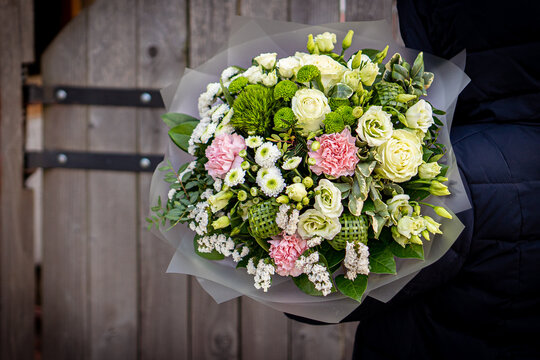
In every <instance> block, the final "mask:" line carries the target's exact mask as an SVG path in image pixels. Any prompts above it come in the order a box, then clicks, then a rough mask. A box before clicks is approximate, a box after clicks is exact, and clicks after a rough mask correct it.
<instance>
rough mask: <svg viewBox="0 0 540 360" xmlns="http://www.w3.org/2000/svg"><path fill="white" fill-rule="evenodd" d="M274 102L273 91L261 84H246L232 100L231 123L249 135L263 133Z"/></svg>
mask: <svg viewBox="0 0 540 360" xmlns="http://www.w3.org/2000/svg"><path fill="white" fill-rule="evenodd" d="M273 103H274V96H273V91H272V89H270V88H267V87H265V86H263V85H259V84H257V85H248V86H246V87H245V88H244V91H242V92H241V93H240V95H238V97H237V98H236V100H235V102H234V106H233V109H234V115H233V117H232V119H231V125H232V126H234V127H235V128H236V129H238V130H242V131H244V132H246V133H248V134H250V135H253V134H259V135H261V134H264V132H265V131H266V129H267V128H268V125H269V122H270V119H271V113H272V108H273V106H272V105H273Z"/></svg>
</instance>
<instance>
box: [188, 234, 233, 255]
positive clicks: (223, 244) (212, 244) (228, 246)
mask: <svg viewBox="0 0 540 360" xmlns="http://www.w3.org/2000/svg"><path fill="white" fill-rule="evenodd" d="M197 244H198V245H199V246H198V250H199V252H202V253H210V252H212V251H214V250H215V251H217V252H218V253H220V254H222V255H224V256H226V257H227V256H231V254H232V253H233V250H234V241H233V240H232V239H231V238H228V237H227V236H225V235H223V234H219V235H218V234H214V235H210V236H201V237H200V238H198V239H197Z"/></svg>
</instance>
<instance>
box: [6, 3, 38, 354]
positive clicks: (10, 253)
mask: <svg viewBox="0 0 540 360" xmlns="http://www.w3.org/2000/svg"><path fill="white" fill-rule="evenodd" d="M19 21H20V18H19V3H18V2H17V1H3V2H0V24H2V26H1V27H0V359H2V360H3V359H6V360H7V359H16V360H17V359H31V357H32V343H33V336H34V334H33V300H34V299H33V295H34V268H33V246H32V245H33V244H32V238H31V237H28V234H27V231H25V229H27V227H30V228H31V227H32V225H31V223H32V218H31V216H32V215H31V214H32V207H31V203H25V202H26V201H29V198H28V197H27V196H25V194H24V193H23V178H22V177H23V146H24V145H23V117H22V93H21V86H22V84H21V76H20V74H21V64H22V62H23V51H22V45H23V44H21V34H20V22H19ZM27 211H29V213H27ZM25 220H26V221H28V222H29V223H30V224H27V223H26V221H25Z"/></svg>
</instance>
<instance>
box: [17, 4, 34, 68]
mask: <svg viewBox="0 0 540 360" xmlns="http://www.w3.org/2000/svg"><path fill="white" fill-rule="evenodd" d="M19 19H20V20H19V28H20V34H21V50H22V52H21V59H22V62H23V63H32V62H34V2H33V1H32V0H20V1H19Z"/></svg>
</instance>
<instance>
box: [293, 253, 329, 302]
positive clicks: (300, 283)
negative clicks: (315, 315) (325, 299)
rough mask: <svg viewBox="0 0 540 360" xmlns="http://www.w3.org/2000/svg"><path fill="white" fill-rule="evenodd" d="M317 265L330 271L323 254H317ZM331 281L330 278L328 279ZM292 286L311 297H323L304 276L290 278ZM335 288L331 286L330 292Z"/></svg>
mask: <svg viewBox="0 0 540 360" xmlns="http://www.w3.org/2000/svg"><path fill="white" fill-rule="evenodd" d="M319 264H321V265H324V266H325V267H326V268H327V269H330V267H329V266H328V261H327V260H326V258H325V257H324V255H323V254H321V253H320V252H319ZM330 279H331V277H330ZM292 280H293V282H294V284H295V285H296V286H297V287H298V288H299V289H300V290H302V291H303V292H304V293H306V294H308V295H312V296H323V293H322V292H321V291H319V290H317V289H316V288H315V285H313V283H312V282H311V281H309V278H308V276H307V275H306V274H302V275H300V276H296V277H293V278H292ZM335 291H336V288H335V286H334V285H333V284H332V289H331V292H335Z"/></svg>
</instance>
